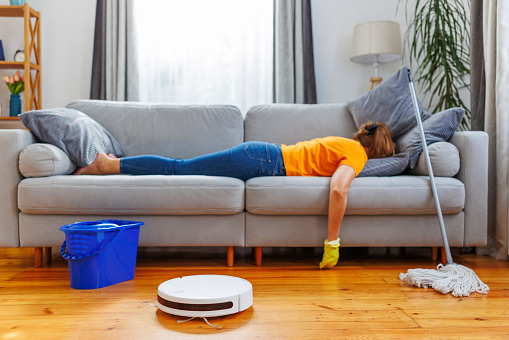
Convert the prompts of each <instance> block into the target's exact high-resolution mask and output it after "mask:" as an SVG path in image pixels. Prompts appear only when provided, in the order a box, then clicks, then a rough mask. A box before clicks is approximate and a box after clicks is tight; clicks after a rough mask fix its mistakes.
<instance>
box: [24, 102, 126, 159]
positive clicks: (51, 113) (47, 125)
mask: <svg viewBox="0 0 509 340" xmlns="http://www.w3.org/2000/svg"><path fill="white" fill-rule="evenodd" d="M19 118H20V119H21V122H22V123H23V125H25V127H26V128H27V129H29V130H30V131H31V132H32V133H33V134H34V135H35V136H36V137H37V138H38V139H40V140H41V141H42V142H44V143H50V144H53V145H56V146H58V147H59V148H60V149H62V150H63V151H64V152H65V153H66V154H67V155H68V156H69V158H70V159H71V161H72V162H73V163H74V164H76V165H77V166H79V167H84V166H87V165H90V164H91V163H92V162H93V161H94V159H95V157H96V156H97V154H98V153H99V152H105V153H112V154H114V155H115V156H117V157H121V156H124V155H125V151H124V149H123V148H122V145H120V143H119V142H118V141H117V140H116V139H115V138H114V137H113V136H112V135H111V134H110V133H109V132H108V131H106V129H105V128H104V127H102V126H101V125H100V124H99V123H97V122H96V121H95V120H93V119H92V118H90V117H89V116H87V115H86V114H84V113H83V112H80V111H78V110H74V109H68V108H56V109H48V110H34V111H27V112H25V113H22V114H20V115H19Z"/></svg>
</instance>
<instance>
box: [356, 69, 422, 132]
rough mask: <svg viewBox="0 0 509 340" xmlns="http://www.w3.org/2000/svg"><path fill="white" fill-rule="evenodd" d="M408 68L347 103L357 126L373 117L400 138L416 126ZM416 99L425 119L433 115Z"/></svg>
mask: <svg viewBox="0 0 509 340" xmlns="http://www.w3.org/2000/svg"><path fill="white" fill-rule="evenodd" d="M407 71H408V69H407V68H406V67H405V66H403V67H402V68H401V69H399V71H397V72H396V73H394V74H393V75H392V76H390V77H389V78H387V80H385V81H383V82H382V83H381V84H380V85H379V86H377V87H375V88H374V89H373V90H371V91H369V92H366V93H365V94H364V95H362V96H361V97H359V98H357V99H355V100H352V101H349V102H347V103H346V106H347V108H348V110H349V111H350V113H351V114H352V116H353V119H354V120H355V125H356V126H357V129H359V128H360V127H361V125H362V124H364V123H367V122H370V121H371V122H384V123H386V124H387V126H388V127H389V128H390V129H391V131H392V133H393V134H394V137H395V138H396V139H398V137H399V136H401V135H403V134H404V133H405V132H407V131H409V130H410V129H411V128H413V127H414V126H417V121H416V119H415V112H414V108H413V104H412V96H411V94H410V89H409V87H408V76H407ZM417 102H418V104H419V110H420V113H421V119H422V120H423V121H424V120H426V119H427V118H429V117H430V114H429V112H426V111H424V110H423V109H422V107H421V104H420V103H419V101H417Z"/></svg>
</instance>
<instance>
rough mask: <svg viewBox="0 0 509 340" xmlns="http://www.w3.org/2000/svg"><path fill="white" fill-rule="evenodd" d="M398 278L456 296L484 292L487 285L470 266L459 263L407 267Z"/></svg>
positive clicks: (486, 289)
mask: <svg viewBox="0 0 509 340" xmlns="http://www.w3.org/2000/svg"><path fill="white" fill-rule="evenodd" d="M399 279H400V280H403V281H406V282H408V283H409V284H411V285H413V286H417V287H422V288H428V287H431V288H435V289H436V290H437V291H439V292H440V293H442V294H447V293H451V294H452V295H454V296H456V297H460V296H469V295H470V293H473V292H477V293H481V294H486V293H487V292H488V290H489V287H488V285H486V284H484V283H483V282H482V281H481V279H479V277H478V276H477V275H476V274H475V273H474V271H473V270H472V269H470V268H467V267H465V266H462V265H460V264H456V263H451V264H447V265H445V266H444V265H442V264H439V265H438V266H437V269H436V270H435V269H421V268H417V269H409V270H408V272H407V273H406V274H403V273H400V274H399Z"/></svg>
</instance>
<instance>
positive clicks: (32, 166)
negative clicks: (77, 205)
mask: <svg viewBox="0 0 509 340" xmlns="http://www.w3.org/2000/svg"><path fill="white" fill-rule="evenodd" d="M18 163H19V172H21V174H22V175H23V176H24V177H45V176H56V175H69V174H72V173H73V172H74V170H76V165H74V163H73V162H71V160H70V159H69V156H67V154H66V153H65V152H63V151H62V149H60V148H59V147H56V146H55V145H52V144H46V143H35V144H30V145H29V146H27V147H26V148H24V149H23V151H21V153H20V154H19V161H18Z"/></svg>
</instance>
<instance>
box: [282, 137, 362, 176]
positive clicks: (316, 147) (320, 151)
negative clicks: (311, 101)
mask: <svg viewBox="0 0 509 340" xmlns="http://www.w3.org/2000/svg"><path fill="white" fill-rule="evenodd" d="M281 149H282V151H283V160H284V163H285V168H286V175H287V176H323V177H329V176H332V175H333V174H334V172H335V171H336V170H337V169H338V167H339V166H340V165H349V166H351V167H352V168H353V169H354V171H355V175H356V176H357V175H358V174H359V172H361V170H362V168H363V167H364V165H365V164H366V162H367V161H368V156H367V155H366V151H365V150H364V147H363V146H362V145H361V143H359V142H358V141H356V140H353V139H350V138H344V137H325V138H316V139H313V140H310V141H306V142H299V143H297V144H295V145H284V144H283V145H281Z"/></svg>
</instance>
